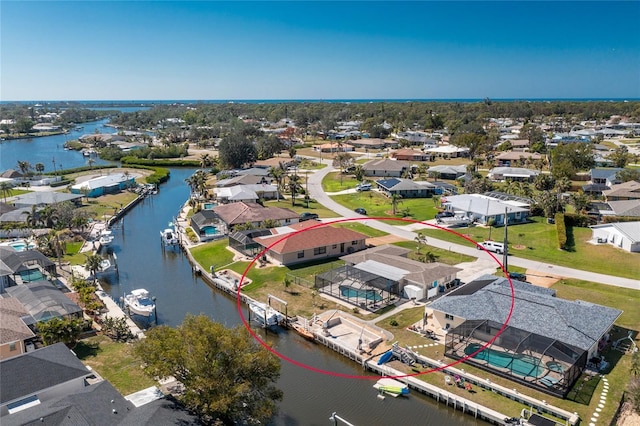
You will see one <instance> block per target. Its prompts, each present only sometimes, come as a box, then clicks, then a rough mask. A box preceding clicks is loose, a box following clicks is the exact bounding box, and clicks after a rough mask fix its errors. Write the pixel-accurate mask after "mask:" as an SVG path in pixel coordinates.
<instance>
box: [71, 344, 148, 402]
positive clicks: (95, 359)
mask: <svg viewBox="0 0 640 426" xmlns="http://www.w3.org/2000/svg"><path fill="white" fill-rule="evenodd" d="M131 348H132V346H131V344H127V343H116V342H114V341H112V340H111V339H109V338H108V337H106V336H95V337H90V338H88V339H84V340H81V341H80V342H78V344H77V345H76V347H75V348H73V351H74V352H75V353H76V355H77V356H78V358H79V359H80V360H81V361H82V362H84V363H85V364H86V365H88V366H90V367H91V368H92V369H94V370H95V371H97V372H98V374H100V375H101V376H102V377H104V378H105V379H106V380H108V381H109V383H111V384H112V385H113V387H115V388H116V389H117V390H118V391H119V392H120V393H121V394H123V395H129V394H131V393H133V392H137V391H140V390H142V389H146V388H148V387H151V386H154V385H157V383H156V382H155V381H154V380H152V379H151V378H149V377H147V376H146V375H145V374H144V373H143V372H142V368H140V364H141V362H140V361H139V360H137V359H136V358H134V356H133V354H132V352H131Z"/></svg>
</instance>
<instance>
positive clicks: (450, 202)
mask: <svg viewBox="0 0 640 426" xmlns="http://www.w3.org/2000/svg"><path fill="white" fill-rule="evenodd" d="M441 202H442V206H443V207H444V208H445V210H446V211H450V212H452V213H455V214H456V215H457V216H460V217H465V218H467V219H469V220H471V221H475V222H477V223H481V224H483V225H487V224H488V223H489V222H493V225H496V226H501V225H504V222H505V214H506V216H507V217H508V224H509V225H514V224H517V223H525V222H527V220H528V218H529V215H530V210H529V206H528V205H527V204H525V203H522V202H518V201H513V200H507V201H504V200H499V199H497V198H493V197H489V196H486V195H481V194H462V195H451V196H447V197H446V198H442V199H441Z"/></svg>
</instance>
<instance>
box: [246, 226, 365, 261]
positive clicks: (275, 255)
mask: <svg viewBox="0 0 640 426" xmlns="http://www.w3.org/2000/svg"><path fill="white" fill-rule="evenodd" d="M318 223H319V222H317V221H314V220H309V221H305V222H302V223H298V224H295V225H292V226H287V227H283V228H276V229H274V230H272V232H274V234H273V235H269V236H263V237H257V238H255V239H254V241H255V242H256V243H258V244H260V245H261V246H263V247H265V248H266V247H270V246H271V247H270V248H269V250H268V251H267V252H266V256H267V258H268V259H269V260H270V261H272V262H274V263H278V264H281V265H285V266H287V265H293V264H296V263H303V262H310V261H314V260H319V259H331V258H336V257H339V256H344V255H346V254H351V253H355V252H356V251H360V250H364V249H365V248H367V246H366V243H365V240H366V239H367V236H366V235H365V234H362V233H360V232H356V231H352V230H351V229H347V228H336V227H333V226H320V227H317V228H312V227H313V226H314V225H318ZM308 228H312V229H308ZM303 229H307V230H305V231H304V232H303ZM288 235H290V236H289V237H288V238H285V237H287V236H288ZM272 245H273V246H272Z"/></svg>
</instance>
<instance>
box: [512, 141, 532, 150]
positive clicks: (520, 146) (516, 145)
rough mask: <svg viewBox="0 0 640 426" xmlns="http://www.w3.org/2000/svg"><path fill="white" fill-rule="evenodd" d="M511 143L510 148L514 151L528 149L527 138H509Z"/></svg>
mask: <svg viewBox="0 0 640 426" xmlns="http://www.w3.org/2000/svg"><path fill="white" fill-rule="evenodd" d="M509 143H510V144H511V148H512V149H513V150H514V151H528V150H529V145H530V143H529V139H511V140H510V141H509Z"/></svg>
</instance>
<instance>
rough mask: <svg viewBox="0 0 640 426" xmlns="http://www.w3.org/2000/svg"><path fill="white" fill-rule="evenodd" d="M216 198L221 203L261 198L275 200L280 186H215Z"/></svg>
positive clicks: (252, 201)
mask: <svg viewBox="0 0 640 426" xmlns="http://www.w3.org/2000/svg"><path fill="white" fill-rule="evenodd" d="M213 192H214V194H215V198H216V200H217V201H218V202H219V203H237V202H241V201H242V202H250V203H254V202H256V201H258V200H259V199H263V200H274V199H276V198H277V197H278V196H279V194H278V188H277V187H275V186H274V185H264V184H262V185H261V184H257V185H235V186H228V187H222V188H214V189H213Z"/></svg>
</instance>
